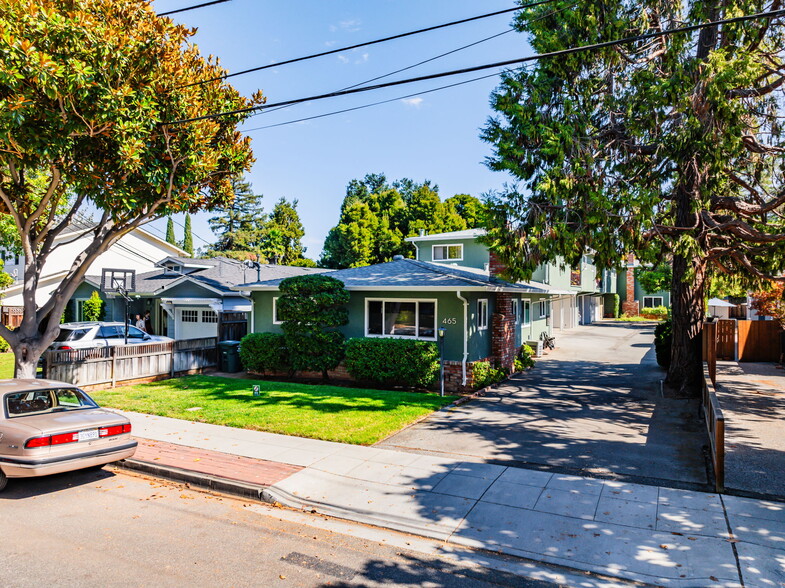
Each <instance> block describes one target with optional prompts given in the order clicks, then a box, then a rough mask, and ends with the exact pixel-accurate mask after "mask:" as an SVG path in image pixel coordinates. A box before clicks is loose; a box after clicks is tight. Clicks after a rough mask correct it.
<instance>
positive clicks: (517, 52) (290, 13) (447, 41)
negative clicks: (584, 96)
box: [150, 0, 531, 259]
mask: <svg viewBox="0 0 785 588" xmlns="http://www.w3.org/2000/svg"><path fill="white" fill-rule="evenodd" d="M202 1H203V0H156V1H155V3H154V6H155V8H156V10H158V11H159V12H165V11H168V10H175V9H178V8H183V7H186V6H192V5H195V4H200V3H201V2H202ZM514 6H515V3H514V1H513V0H484V1H483V2H477V1H476V0H475V1H470V0H300V1H299V2H268V1H262V0H231V1H230V2H226V3H223V4H218V5H214V6H210V7H205V8H200V9H196V10H191V11H188V12H182V13H180V14H176V15H173V16H172V18H174V19H175V20H176V21H177V22H180V23H182V24H185V25H188V26H190V27H195V28H197V33H196V35H195V37H194V38H193V40H194V42H195V43H196V44H197V45H198V46H199V49H200V51H201V52H202V53H203V54H205V55H215V56H217V57H218V58H220V61H221V64H222V65H223V66H224V67H225V68H226V69H228V70H229V72H235V71H240V70H244V69H248V68H252V67H255V66H260V65H267V64H274V63H277V62H281V61H284V60H287V59H292V58H296V57H300V56H304V55H310V54H313V53H320V52H323V51H327V50H331V49H336V48H340V47H345V46H349V45H354V44H358V43H362V42H365V41H370V40H374V39H378V38H382V37H386V36H390V35H395V34H399V33H403V32H408V31H412V30H416V29H421V28H425V27H429V26H433V25H437V24H442V23H446V22H450V21H455V20H460V19H463V18H468V17H472V16H477V15H480V14H485V13H489V12H494V11H497V10H503V9H505V8H512V7H514ZM513 14H514V13H507V14H502V15H499V16H494V17H491V18H487V19H484V20H480V21H476V22H472V23H467V24H463V25H457V26H454V27H450V28H446V29H442V30H439V31H434V32H429V33H425V34H422V35H417V36H413V37H408V38H404V39H398V40H395V41H391V42H387V43H382V44H378V45H372V46H369V47H362V48H359V49H355V50H351V51H346V52H341V53H338V54H334V55H330V56H326V57H320V58H317V59H313V60H309V61H305V62H301V63H296V64H290V65H284V66H280V67H274V68H271V69H267V70H263V71H261V72H256V73H252V74H249V75H243V76H238V77H235V78H232V79H231V80H230V81H231V83H232V84H233V85H234V86H235V87H236V88H237V89H238V90H239V91H240V92H241V93H242V94H244V95H246V96H250V95H251V94H252V93H253V92H254V91H256V90H259V89H261V90H262V91H263V93H264V95H265V96H266V97H267V99H268V103H274V102H279V101H282V100H289V99H294V98H301V97H307V96H313V95H317V94H322V93H325V92H331V91H335V90H339V89H342V88H345V87H347V86H351V85H354V84H358V83H361V82H365V81H367V80H369V79H371V78H375V77H377V76H382V75H385V74H388V73H390V72H393V71H395V70H398V69H400V68H404V67H408V66H410V65H413V64H416V63H418V62H420V61H423V60H426V59H430V58H432V57H435V56H437V55H440V54H442V53H446V52H448V51H452V50H454V49H457V48H459V47H462V46H464V45H468V44H470V43H474V42H476V41H480V40H482V39H486V38H487V37H491V36H492V35H497V34H499V33H504V32H505V31H510V22H511V20H512V15H513ZM530 54H531V51H530V49H529V47H528V45H527V44H526V42H525V38H524V36H523V35H521V34H520V33H516V32H514V31H511V32H507V33H505V34H502V35H501V36H499V37H497V38H495V39H491V40H489V41H485V42H481V43H479V44H477V45H475V46H473V47H470V48H468V49H465V50H461V51H458V52H456V53H453V54H451V55H449V56H446V57H443V58H440V59H436V60H434V61H431V62H429V63H427V64H424V65H421V66H418V67H415V68H412V69H409V70H407V71H404V72H400V73H398V74H395V75H393V76H390V77H387V78H384V79H383V80H379V81H377V82H374V83H380V82H384V81H391V80H395V79H404V78H411V77H417V76H421V75H427V74H431V73H437V72H441V71H448V70H452V69H459V68H463V67H470V66H474V65H482V64H485V63H493V62H497V61H503V60H507V59H515V58H518V57H524V56H526V55H530ZM497 71H500V70H489V71H487V72H480V73H474V74H464V75H460V76H454V77H450V78H445V79H440V80H432V81H424V82H417V83H415V84H408V85H405V86H398V87H396V88H388V89H383V90H379V91H373V92H365V93H362V94H358V95H354V96H345V97H339V98H331V99H328V100H322V101H317V102H311V103H307V104H300V105H296V106H292V107H288V108H283V109H281V110H279V111H276V112H263V113H260V114H258V115H256V116H253V117H251V118H250V119H248V120H247V121H246V122H245V123H244V125H243V126H242V127H241V130H243V132H245V133H246V134H247V135H248V136H250V137H251V138H252V141H253V143H252V147H253V151H254V156H255V157H256V162H255V164H254V166H253V168H252V170H251V172H250V173H249V174H248V176H247V177H248V179H249V180H250V182H251V183H252V186H253V190H254V192H255V193H256V194H263V195H264V200H263V202H264V209H265V211H268V212H269V211H270V210H271V209H272V207H273V204H274V203H275V202H276V201H277V200H278V199H279V198H280V197H285V198H287V199H289V200H292V199H297V200H298V201H299V206H298V211H299V213H300V217H301V219H302V221H303V225H304V227H305V237H304V239H303V243H304V245H305V246H306V248H307V249H306V256H307V257H311V258H312V259H318V257H319V255H320V253H321V250H322V245H323V244H324V238H325V236H326V235H327V232H328V231H329V230H330V228H331V227H333V226H334V225H335V224H336V223H337V222H338V216H339V212H340V204H341V201H342V199H343V196H344V194H345V191H346V185H347V184H348V183H349V181H351V180H352V179H355V178H362V177H364V176H365V175H366V174H369V173H384V174H386V175H387V178H388V179H389V180H395V179H400V178H404V177H407V178H411V179H413V180H415V181H424V180H426V179H428V180H431V181H432V182H433V183H435V184H437V185H438V186H439V193H440V195H441V197H442V199H444V198H448V197H450V196H452V195H454V194H460V193H468V194H472V195H474V196H477V197H481V196H482V195H483V194H485V193H488V192H489V191H492V190H495V189H499V188H501V187H502V186H503V184H504V183H505V182H509V181H510V178H509V177H508V176H506V175H505V174H503V173H499V172H492V171H490V170H489V169H488V168H487V167H486V166H485V165H484V163H483V162H484V160H485V158H486V157H487V156H489V155H491V148H490V146H489V145H488V144H486V143H484V142H483V141H482V140H481V139H480V137H479V135H480V132H481V129H482V127H483V125H484V124H485V121H486V120H487V118H488V117H489V116H490V115H492V111H491V109H490V106H489V98H490V94H491V92H492V91H493V89H494V88H495V87H496V85H497V84H498V81H499V79H498V77H492V78H490V79H485V80H481V81H476V82H473V83H470V84H464V85H461V86H457V87H454V88H450V89H445V90H441V91H438V92H431V93H428V94H425V95H422V96H417V97H411V98H402V97H403V96H406V95H408V94H412V93H415V92H421V91H424V90H429V89H432V88H437V87H440V86H444V85H447V84H453V83H455V82H459V81H463V80H468V79H472V78H475V77H479V76H481V75H486V74H491V73H494V72H497ZM389 99H395V100H393V101H392V102H389V103H387V104H383V105H379V106H373V107H370V108H365V109H362V110H356V111H353V112H346V113H343V114H337V115H334V116H327V117H323V118H318V119H315V120H310V121H303V122H298V123H296V124H287V125H284V126H279V127H275V128H266V129H260V128H259V127H263V126H268V125H274V124H278V123H282V122H288V121H294V120H297V119H301V118H307V117H311V116H318V115H321V114H324V113H328V112H333V111H337V110H343V109H347V108H354V107H356V106H361V105H365V104H369V103H372V102H377V101H381V100H389ZM211 216H213V214H211V213H199V214H197V215H195V216H194V218H193V221H194V222H193V232H194V245H195V246H196V247H197V248H198V247H202V246H204V245H205V241H210V242H212V241H214V239H215V236H214V235H213V233H212V231H210V228H209V225H208V224H207V219H209V218H210V217H211ZM175 221H176V222H177V223H179V224H182V221H183V218H182V216H180V217H179V218H176V219H175ZM165 225H166V221H165V220H159V221H156V222H155V223H152V225H151V227H150V228H151V230H152V232H153V233H155V234H158V235H159V236H160V235H163V231H164V230H165ZM176 232H177V235H178V238H181V236H182V227H181V226H178V227H176Z"/></svg>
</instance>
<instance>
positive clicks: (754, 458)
mask: <svg viewBox="0 0 785 588" xmlns="http://www.w3.org/2000/svg"><path fill="white" fill-rule="evenodd" d="M717 384H718V387H717V397H718V399H719V401H720V406H721V407H722V412H723V415H724V416H725V423H726V425H725V427H726V429H725V487H726V488H727V489H729V490H737V491H741V492H749V493H753V494H756V495H761V494H764V495H770V496H777V497H782V498H783V499H785V373H783V370H782V369H778V368H776V367H775V366H774V364H772V363H736V362H731V361H720V362H717Z"/></svg>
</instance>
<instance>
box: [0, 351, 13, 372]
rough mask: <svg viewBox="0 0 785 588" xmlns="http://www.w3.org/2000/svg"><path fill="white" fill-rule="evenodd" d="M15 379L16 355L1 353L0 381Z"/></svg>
mask: <svg viewBox="0 0 785 588" xmlns="http://www.w3.org/2000/svg"><path fill="white" fill-rule="evenodd" d="M13 377H14V354H13V353H11V352H10V351H8V352H6V353H0V379H5V378H13Z"/></svg>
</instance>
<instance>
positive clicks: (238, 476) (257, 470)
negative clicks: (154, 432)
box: [133, 439, 303, 486]
mask: <svg viewBox="0 0 785 588" xmlns="http://www.w3.org/2000/svg"><path fill="white" fill-rule="evenodd" d="M137 441H139V447H138V448H137V450H136V454H135V455H134V457H133V459H134V460H137V461H144V462H148V463H152V464H155V465H159V466H166V467H174V468H179V469H181V470H188V471H192V472H199V473H201V474H207V475H210V476H216V477H218V478H226V479H229V480H237V481H240V482H245V483H247V484H256V485H258V486H272V485H273V484H277V483H278V482H281V481H283V480H285V479H286V478H288V477H289V476H291V475H292V474H296V473H297V472H299V471H300V470H302V469H303V468H302V467H300V466H295V465H289V464H285V463H277V462H274V461H267V460H264V459H253V458H250V457H243V456H240V455H232V454H229V453H221V452H219V451H210V450H207V449H199V448H195V447H188V446H186V445H176V444H174V443H166V442H164V441H152V440H149V439H137Z"/></svg>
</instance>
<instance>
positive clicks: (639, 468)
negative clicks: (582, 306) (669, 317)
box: [377, 321, 710, 489]
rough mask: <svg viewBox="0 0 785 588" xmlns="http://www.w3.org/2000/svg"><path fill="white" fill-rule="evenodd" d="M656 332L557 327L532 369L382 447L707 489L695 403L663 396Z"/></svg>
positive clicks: (622, 326)
mask: <svg viewBox="0 0 785 588" xmlns="http://www.w3.org/2000/svg"><path fill="white" fill-rule="evenodd" d="M653 340H654V326H653V325H652V324H641V323H618V322H611V321H604V322H601V323H596V324H594V325H591V326H585V327H580V328H578V329H574V330H572V331H568V332H566V333H562V334H559V335H558V336H557V338H556V344H557V348H556V350H555V351H552V352H550V354H548V355H547V356H546V357H544V358H542V359H540V360H538V361H537V365H536V366H535V367H534V369H533V370H531V371H530V372H526V373H524V374H520V375H516V376H514V377H513V378H511V379H510V380H509V381H507V382H506V383H505V384H503V385H501V386H499V387H498V388H497V389H495V390H492V391H491V392H490V393H489V394H487V395H486V396H484V397H482V398H478V399H476V400H473V401H472V402H469V403H467V404H464V405H463V406H461V407H458V408H455V409H451V410H448V411H439V412H436V413H434V414H433V415H431V416H430V417H428V418H427V419H425V420H424V421H422V422H420V423H418V424H417V425H415V426H413V427H410V428H408V429H404V430H403V431H401V432H400V433H397V434H396V435H393V436H392V437H390V438H388V439H387V440H385V441H383V442H381V443H379V444H378V445H377V446H378V447H385V448H388V449H402V450H406V451H419V452H426V453H429V454H431V455H440V456H444V457H449V458H452V459H465V460H474V461H491V462H493V463H499V464H505V465H511V466H516V467H540V468H545V469H548V470H549V471H557V472H562V473H573V474H578V475H583V474H591V475H599V476H609V477H613V476H619V477H622V478H623V479H625V480H629V481H635V482H644V483H652V484H659V485H669V484H674V485H679V486H682V487H690V488H693V489H710V487H709V486H708V477H707V471H706V460H705V458H704V454H703V447H704V446H705V445H706V444H707V442H708V440H707V437H706V433H705V428H704V425H703V424H702V422H701V421H700V419H699V418H698V410H699V408H698V402H697V401H688V400H682V399H671V398H662V396H661V394H660V385H659V381H660V379H661V378H663V377H664V376H665V374H664V372H663V370H661V369H660V368H659V366H657V363H656V360H655V358H654V348H653V345H652V343H653Z"/></svg>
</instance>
